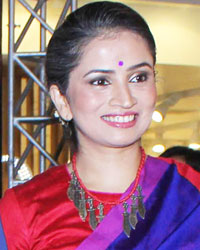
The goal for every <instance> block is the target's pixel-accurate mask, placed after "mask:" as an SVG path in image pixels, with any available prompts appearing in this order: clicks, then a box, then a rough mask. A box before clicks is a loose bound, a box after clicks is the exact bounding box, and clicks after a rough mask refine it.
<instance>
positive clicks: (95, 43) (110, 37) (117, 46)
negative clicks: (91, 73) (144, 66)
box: [79, 31, 153, 67]
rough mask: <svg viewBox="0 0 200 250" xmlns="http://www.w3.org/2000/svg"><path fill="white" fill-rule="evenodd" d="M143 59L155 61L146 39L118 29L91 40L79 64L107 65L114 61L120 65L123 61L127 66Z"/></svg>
mask: <svg viewBox="0 0 200 250" xmlns="http://www.w3.org/2000/svg"><path fill="white" fill-rule="evenodd" d="M143 60H145V61H148V62H149V63H150V62H151V61H152V62H153V58H152V55H151V52H150V50H149V47H148V45H147V42H146V40H145V39H143V38H142V37H141V36H140V35H138V34H135V33H133V32H131V31H118V32H112V33H110V34H104V35H101V36H99V37H96V38H94V39H93V40H91V41H90V42H89V43H88V44H87V45H86V46H85V47H84V48H83V51H82V56H81V59H80V64H79V65H85V66H87V65H88V64H92V65H93V66H95V65H97V66H98V64H100V63H101V64H104V66H105V67H106V65H108V66H109V65H110V64H112V63H117V64H118V66H119V62H123V66H125V65H126V64H134V63H140V62H141V61H143ZM121 64H122V63H120V66H121Z"/></svg>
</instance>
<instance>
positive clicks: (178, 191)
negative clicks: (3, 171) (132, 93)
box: [0, 156, 200, 250]
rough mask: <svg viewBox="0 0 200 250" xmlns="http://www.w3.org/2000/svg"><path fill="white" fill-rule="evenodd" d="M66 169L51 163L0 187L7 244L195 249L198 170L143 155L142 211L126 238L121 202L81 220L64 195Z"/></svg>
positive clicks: (199, 240) (199, 244)
mask: <svg viewBox="0 0 200 250" xmlns="http://www.w3.org/2000/svg"><path fill="white" fill-rule="evenodd" d="M66 169H67V168H66V166H60V167H54V168H51V169H50V170H48V171H46V172H45V173H43V174H41V175H39V176H37V177H35V178H33V179H32V180H31V181H29V182H27V183H25V184H23V185H20V186H18V187H15V188H13V189H10V190H8V191H7V192H6V194H5V197H4V198H3V199H2V200H1V201H0V216H1V221H2V225H3V230H2V231H1V230H0V239H3V238H2V235H4V234H5V238H6V242H7V246H8V249H9V250H14V249H15V250H16V249H20V250H24V249H34V250H43V249H48V250H51V249H59V250H60V249H66V250H67V249H79V250H104V249H108V250H111V249H117V250H120V249H123V250H126V249H127V250H129V249H130V250H131V249H136V250H137V249H139V250H143V249H145V250H148V249H149V250H154V249H159V250H171V249H181V250H182V249H183V250H193V249H195V250H196V249H200V216H199V215H200V192H199V190H200V174H199V173H198V172H196V171H195V170H193V169H192V168H191V167H190V166H188V165H185V164H181V163H177V162H175V161H173V160H171V159H167V160H165V159H160V158H153V157H150V156H149V157H148V158H147V160H146V164H145V167H144V168H143V170H142V173H141V178H140V181H139V183H140V185H141V186H142V188H143V195H144V196H145V197H144V202H145V207H146V210H147V211H146V216H145V219H144V220H142V219H140V218H139V217H138V219H139V222H138V224H137V226H136V230H132V231H131V235H130V238H127V236H126V235H125V234H124V232H123V216H122V213H123V207H122V205H121V204H120V205H117V206H115V207H113V208H111V207H109V206H108V207H106V208H105V213H106V214H107V215H106V216H105V218H104V220H103V221H102V222H101V223H100V224H99V226H98V227H97V228H96V229H95V231H92V230H91V229H90V226H89V223H88V219H87V221H86V222H83V221H81V219H80V217H79V214H78V211H77V209H76V208H75V207H74V205H73V203H72V202H71V201H70V200H69V199H68V197H67V195H66V191H67V187H68V185H69V181H70V175H69V173H68V172H67V170H66ZM133 185H134V182H133V183H132V184H131V186H130V187H129V189H128V190H127V191H126V192H125V193H124V194H122V195H121V194H112V193H100V192H95V195H98V196H99V198H101V199H104V200H117V199H119V198H120V197H121V198H123V197H124V196H126V194H127V193H129V192H130V189H131V188H132V186H133ZM128 204H129V205H131V199H130V200H129V201H128ZM95 205H97V204H95ZM0 249H1V248H0ZM5 249H6V248H5Z"/></svg>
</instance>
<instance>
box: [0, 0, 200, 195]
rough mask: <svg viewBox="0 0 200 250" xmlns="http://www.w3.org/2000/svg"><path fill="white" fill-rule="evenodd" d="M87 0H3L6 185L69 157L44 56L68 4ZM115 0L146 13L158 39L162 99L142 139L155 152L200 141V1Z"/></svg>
mask: <svg viewBox="0 0 200 250" xmlns="http://www.w3.org/2000/svg"><path fill="white" fill-rule="evenodd" d="M115 1H116V0H115ZM89 2H94V1H85V0H77V1H73V0H72V1H66V0H48V1H45V0H40V1H39V0H26V1H25V0H16V1H14V0H10V1H8V0H3V1H2V8H1V13H2V15H1V17H2V19H1V22H2V24H1V33H2V38H1V59H2V60H1V72H0V76H1V83H2V84H1V90H2V99H1V102H2V160H1V164H2V165H1V175H2V176H1V177H2V185H1V186H2V193H3V192H4V191H5V189H6V188H7V187H8V186H9V187H11V186H14V185H17V184H19V183H21V182H24V181H25V180H27V179H29V178H32V176H34V175H36V174H38V173H40V172H43V171H44V170H45V169H47V168H48V167H51V166H52V165H55V164H57V163H59V164H62V163H65V162H66V161H68V160H69V157H70V151H69V150H68V145H69V139H68V138H64V137H63V129H62V126H61V125H60V124H58V123H57V122H58V119H57V117H55V116H54V117H53V112H54V111H53V109H52V108H51V104H50V101H49V98H48V95H47V94H45V93H46V92H45V91H46V89H45V84H44V83H45V74H44V68H43V62H44V56H45V47H46V45H47V44H48V41H49V39H50V37H51V33H52V31H53V30H54V29H55V27H56V25H57V23H58V20H59V17H60V16H61V14H62V13H63V10H64V9H65V10H66V13H64V14H63V16H64V15H66V14H67V13H69V12H70V11H71V10H73V9H74V8H76V7H77V6H78V7H79V6H82V5H83V4H85V3H89ZM118 2H123V3H125V4H127V5H129V6H130V7H132V8H133V9H135V10H136V11H138V12H139V13H140V14H141V15H142V16H143V17H144V18H145V19H146V21H147V23H148V24H149V26H150V28H151V31H152V33H153V35H154V37H155V40H156V44H157V65H156V84H157V89H158V101H157V106H156V112H155V113H154V115H153V119H152V124H151V127H150V129H149V130H148V131H147V132H146V134H145V135H144V137H143V140H142V144H143V147H144V148H145V150H146V152H147V153H148V154H150V155H153V156H158V155H159V154H160V153H162V152H163V151H164V150H165V149H167V148H168V147H171V146H174V145H183V146H189V147H192V148H195V149H199V148H200V137H199V130H200V49H199V46H200V25H199V24H200V1H192V0H191V1H162V0H160V1H159V0H157V1H151V0H148V1H140V0H138V1H134V0H123V1H122V0H121V1H118ZM9 3H10V5H9ZM9 6H10V8H9ZM10 9H12V11H11V10H10ZM9 11H10V12H9ZM9 13H10V14H9ZM35 13H36V15H35ZM9 16H10V21H9ZM38 17H39V18H38ZM30 19H31V22H30ZM27 22H29V25H28V28H27V29H25V27H27ZM41 23H42V24H41ZM9 28H10V35H9ZM23 33H24V35H22V34H23ZM21 38H22V39H21ZM9 40H10V43H9ZM9 44H10V47H9ZM8 51H10V53H11V56H10V57H8ZM42 84H44V87H42ZM11 92H12V93H11ZM44 103H46V104H44ZM10 107H11V108H10ZM49 117H53V118H49ZM22 118H23V119H22ZM24 118H26V119H24ZM20 119H21V120H20ZM37 130H38V132H37ZM26 132H27V133H26ZM64 141H65V142H64ZM33 145H34V146H33ZM45 152H46V153H45ZM20 159H22V160H20Z"/></svg>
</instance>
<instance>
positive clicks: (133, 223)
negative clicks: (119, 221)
mask: <svg viewBox="0 0 200 250" xmlns="http://www.w3.org/2000/svg"><path fill="white" fill-rule="evenodd" d="M131 199H132V200H133V204H132V205H131V213H130V215H129V223H130V225H131V227H132V228H133V229H135V227H136V225H137V223H138V219H137V206H136V199H137V197H136V196H135V195H132V197H131Z"/></svg>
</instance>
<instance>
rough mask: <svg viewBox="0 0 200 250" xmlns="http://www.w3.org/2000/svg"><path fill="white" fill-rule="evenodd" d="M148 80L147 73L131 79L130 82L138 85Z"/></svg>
mask: <svg viewBox="0 0 200 250" xmlns="http://www.w3.org/2000/svg"><path fill="white" fill-rule="evenodd" d="M147 79H148V74H147V73H140V74H137V75H135V76H133V77H131V78H130V80H129V82H132V83H138V82H145V81H146V80H147Z"/></svg>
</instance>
